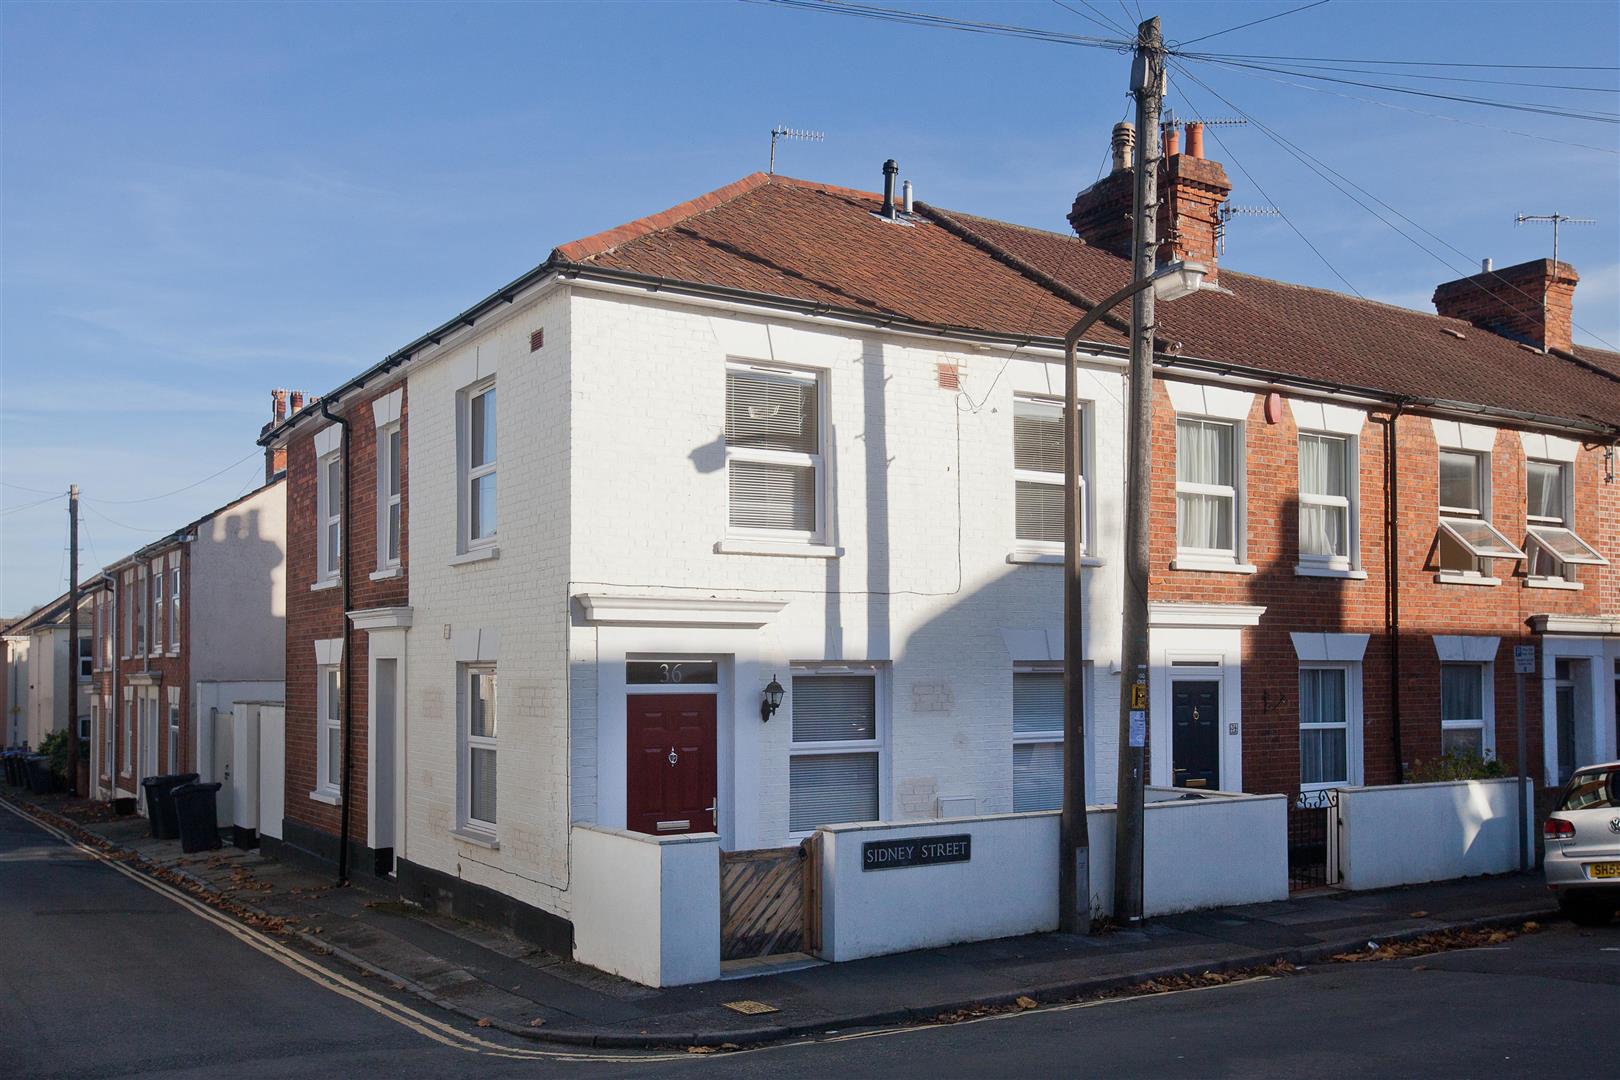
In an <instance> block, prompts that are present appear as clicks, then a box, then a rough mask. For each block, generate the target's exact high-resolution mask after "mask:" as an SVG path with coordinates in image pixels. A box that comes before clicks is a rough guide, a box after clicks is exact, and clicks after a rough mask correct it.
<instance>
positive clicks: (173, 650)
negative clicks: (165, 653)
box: [169, 649, 180, 656]
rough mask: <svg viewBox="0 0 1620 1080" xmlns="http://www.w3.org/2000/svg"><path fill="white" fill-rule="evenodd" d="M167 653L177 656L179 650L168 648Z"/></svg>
mask: <svg viewBox="0 0 1620 1080" xmlns="http://www.w3.org/2000/svg"><path fill="white" fill-rule="evenodd" d="M169 655H170V656H179V655H180V650H179V649H170V650H169Z"/></svg>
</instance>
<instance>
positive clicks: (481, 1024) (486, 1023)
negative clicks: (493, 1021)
mask: <svg viewBox="0 0 1620 1080" xmlns="http://www.w3.org/2000/svg"><path fill="white" fill-rule="evenodd" d="M478 1026H479V1027H489V1026H490V1023H489V1017H487V1016H486V1017H484V1018H483V1019H482V1020H480V1021H478Z"/></svg>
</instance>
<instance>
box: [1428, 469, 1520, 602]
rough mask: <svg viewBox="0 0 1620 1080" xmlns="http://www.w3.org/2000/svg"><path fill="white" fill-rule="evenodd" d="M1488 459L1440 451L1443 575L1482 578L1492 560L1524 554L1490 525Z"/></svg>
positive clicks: (1440, 547) (1440, 549)
mask: <svg viewBox="0 0 1620 1080" xmlns="http://www.w3.org/2000/svg"><path fill="white" fill-rule="evenodd" d="M1490 462H1491V459H1490V456H1489V455H1488V454H1475V453H1470V452H1468V451H1464V450H1442V451H1440V538H1439V557H1440V570H1441V571H1442V573H1450V574H1455V575H1459V576H1463V577H1481V576H1483V571H1484V570H1486V569H1487V568H1488V567H1489V560H1491V559H1522V558H1524V552H1522V551H1520V550H1519V549H1518V548H1517V547H1515V546H1514V545H1513V542H1512V541H1511V540H1509V539H1508V538H1507V537H1506V536H1503V535H1502V533H1501V532H1500V531H1498V530H1497V528H1496V526H1494V525H1492V524H1491V520H1490V519H1491V512H1490V510H1491V503H1490V492H1491V483H1490V476H1491V470H1490Z"/></svg>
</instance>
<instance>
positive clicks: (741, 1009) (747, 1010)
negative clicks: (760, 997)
mask: <svg viewBox="0 0 1620 1080" xmlns="http://www.w3.org/2000/svg"><path fill="white" fill-rule="evenodd" d="M725 1006H726V1008H728V1009H730V1010H731V1011H732V1012H738V1013H742V1014H743V1015H744V1016H761V1015H763V1014H765V1013H773V1012H781V1011H782V1010H781V1009H778V1008H777V1007H776V1006H775V1005H767V1004H765V1003H764V1002H763V1001H728V1002H726V1003H725Z"/></svg>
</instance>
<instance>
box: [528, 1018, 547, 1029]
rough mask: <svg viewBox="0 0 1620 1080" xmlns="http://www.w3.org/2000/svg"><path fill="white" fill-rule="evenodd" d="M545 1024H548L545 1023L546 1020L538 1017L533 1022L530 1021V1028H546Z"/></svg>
mask: <svg viewBox="0 0 1620 1080" xmlns="http://www.w3.org/2000/svg"><path fill="white" fill-rule="evenodd" d="M545 1024H546V1022H545V1021H544V1020H542V1019H541V1018H540V1017H538V1016H537V1017H535V1018H534V1019H533V1020H530V1021H529V1026H530V1027H544V1026H545Z"/></svg>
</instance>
